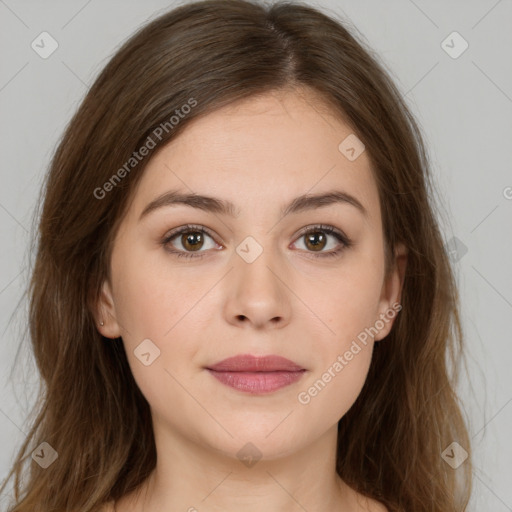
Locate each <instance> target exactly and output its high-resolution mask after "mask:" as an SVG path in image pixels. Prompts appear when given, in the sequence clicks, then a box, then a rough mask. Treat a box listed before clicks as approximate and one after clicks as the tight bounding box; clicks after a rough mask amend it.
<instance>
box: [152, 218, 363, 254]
mask: <svg viewBox="0 0 512 512" xmlns="http://www.w3.org/2000/svg"><path fill="white" fill-rule="evenodd" d="M315 230H316V231H324V232H325V233H327V234H330V235H332V236H334V237H335V238H337V239H338V241H339V242H340V244H341V245H342V247H340V248H338V249H335V250H331V251H325V252H324V251H319V252H318V253H315V252H314V251H305V252H306V254H308V255H309V256H312V257H316V258H323V257H329V256H337V255H338V254H339V253H341V252H342V251H344V250H345V249H348V248H349V247H351V246H352V245H353V242H352V240H351V239H350V238H349V237H348V236H347V235H345V233H344V232H343V231H341V230H340V229H338V228H335V227H334V226H332V225H329V224H311V225H309V226H305V227H304V228H302V229H301V230H300V231H299V233H297V234H296V235H295V236H294V239H293V242H292V243H295V242H296V241H297V240H298V239H299V238H301V237H302V236H304V235H307V234H308V233H310V232H315ZM187 231H198V232H202V233H205V234H207V235H208V236H209V237H210V238H212V239H213V240H214V242H215V243H217V244H218V242H217V239H216V238H217V236H216V235H214V234H213V231H212V230H211V229H210V228H207V227H206V226H204V225H202V224H185V225H183V226H179V227H177V228H175V229H173V230H171V231H169V232H168V233H167V234H166V235H164V237H163V240H162V241H161V244H162V245H163V246H164V247H166V246H168V244H169V243H170V241H171V240H172V239H173V238H175V237H176V236H178V235H180V234H182V233H186V232H187ZM222 244H224V242H222ZM166 250H167V251H168V252H169V253H171V254H173V255H175V256H185V257H189V258H202V257H203V256H204V255H205V254H206V253H208V252H210V250H207V251H197V253H195V254H194V252H187V251H181V250H177V249H172V250H171V249H166Z"/></svg>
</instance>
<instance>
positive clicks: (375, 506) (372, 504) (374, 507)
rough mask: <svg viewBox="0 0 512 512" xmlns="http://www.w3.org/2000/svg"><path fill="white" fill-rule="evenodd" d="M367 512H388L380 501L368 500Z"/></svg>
mask: <svg viewBox="0 0 512 512" xmlns="http://www.w3.org/2000/svg"><path fill="white" fill-rule="evenodd" d="M368 507H369V508H368V512H389V509H388V507H386V505H384V503H381V502H380V501H376V500H371V499H369V498H368Z"/></svg>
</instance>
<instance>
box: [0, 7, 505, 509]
mask: <svg viewBox="0 0 512 512" xmlns="http://www.w3.org/2000/svg"><path fill="white" fill-rule="evenodd" d="M511 3H512V2H511V1H510V0H500V1H495V0H485V1H484V0H482V1H475V0H474V1H462V0H459V1H451V2H446V1H440V0H436V1H429V2H427V1H426V0H416V1H414V2H413V1H412V0H393V1H387V2H379V1H377V0H373V1H354V0H352V1H348V0H338V1H334V0H331V1H328V0H322V1H316V2H311V4H312V5H314V6H316V7H319V8H321V9H323V10H325V11H326V12H329V13H335V14H337V15H340V16H343V17H346V18H348V20H349V24H350V25H354V26H355V27H357V30H358V31H359V33H360V35H361V36H362V37H363V38H364V39H366V40H367V42H368V43H369V44H370V46H371V47H372V48H374V49H375V50H376V51H377V52H378V54H379V55H380V56H381V58H382V60H383V62H384V64H385V65H386V67H387V68H388V70H389V71H390V72H391V74H392V75H393V76H394V78H395V81H396V82H397V84H398V85H399V87H400V89H401V90H402V91H403V93H404V94H405V96H406V98H407V101H408V104H409V105H410V107H411V109H412V110H413V113H414V114H415V115H416V117H417V119H418V121H419V123H420V125H421V126H422V128H423V132H424V135H425V139H426V142H427V145H428V148H429V152H430V156H431V160H432V167H433V170H434V173H435V175H436V178H437V183H438V187H439V191H440V194H441V198H442V200H443V201H444V206H445V208H446V211H445V213H444V214H443V218H441V223H442V227H443V231H444V236H445V240H446V241H447V243H448V241H449V240H450V239H452V237H454V236H456V237H457V238H458V239H459V240H460V241H461V242H462V243H463V244H464V245H465V246H466V247H467V253H466V254H464V255H463V256H462V257H460V256H461V253H459V255H458V256H457V255H455V256H454V260H457V259H458V258H460V259H458V261H456V268H457V278H458V281H459V285H460V292H461V299H462V318H463V324H464V329H465V332H466V335H467V346H468V354H469V363H470V366H469V370H470V379H469V380H468V379H467V378H466V377H465V376H464V374H463V381H462V382H461V385H460V394H461V397H462V402H463V405H464V408H465V411H466V415H467V418H468V422H469V426H470V433H471V436H472V442H473V450H474V457H475V472H474V476H475V488H474V493H473V498H472V502H471V507H470V508H471V510H475V511H476V510H486V511H487V510H492V511H493V512H502V511H512V486H511V485H510V482H512V462H511V461H512V441H511V439H510V433H511V426H512V404H511V401H512V386H511V383H512V371H511V367H512V344H511V341H512V340H511V335H510V320H512V271H511V263H512V237H511V234H512V188H507V187H512V172H511V168H512V165H511V145H512V65H511V62H512V60H511V55H512V30H511V28H510V27H511V26H512V5H511ZM174 5H176V4H175V3H174V2H165V1H163V0H161V1H158V0H152V1H145V2H136V1H134V0H130V1H128V0H126V1H123V2H119V1H112V0H110V1H103V2H100V1H98V0H89V1H86V0H83V1H77V0H74V1H69V0H67V1H63V0H61V1H55V0H52V1H46V2H37V1H21V0H0V47H1V48H2V54H1V68H0V109H1V123H0V130H1V132H0V144H1V157H2V158H1V184H2V186H1V188H0V237H1V252H0V268H1V273H0V329H1V332H2V338H1V357H0V379H1V384H0V390H1V395H0V446H1V448H0V478H4V475H6V473H7V470H8V468H9V467H10V464H11V462H12V460H13V457H14V454H15V451H17V450H18V448H19V446H20V445H21V442H22V440H23V439H24V435H25V434H24V432H25V433H26V432H27V431H28V424H27V423H26V415H27V413H28V411H29V409H30V407H31V405H32V400H33V397H34V391H35V389H36V387H35V386H36V383H37V372H36V369H35V366H34V365H33V359H32V357H31V354H30V350H29V347H30V345H29V341H28V340H27V339H26V338H24V339H22V336H23V333H24V330H25V328H26V316H25V315H26V300H22V301H21V302H20V300H21V298H22V294H23V292H24V290H25V288H26V286H27V283H28V277H29V276H28V272H27V264H28V261H29V258H31V257H32V256H33V255H31V254H29V251H28V250H29V246H28V242H29V239H30V234H31V233H30V232H31V229H32V226H31V222H32V215H33V209H34V206H35V204H36V201H37V194H38V192H39V188H40V185H41V181H42V179H43V176H44V173H45V171H46V169H47V166H48V163H49V160H50V158H51V156H52V153H53V151H54V149H55V146H56V144H57V142H58V140H59V138H60V136H61V134H62V132H63V130H64V127H65V125H66V123H67V122H68V120H69V119H70V116H71V115H72V113H73V112H74V111H75V109H76V108H77V105H78V103H79V101H80V100H81V99H82V97H83V95H84V94H85V92H86V90H87V88H88V87H89V85H90V84H92V82H93V80H94V78H95V77H96V76H97V74H98V72H99V71H100V70H101V68H102V67H103V66H104V65H105V64H106V62H107V61H108V59H109V58H110V56H111V55H112V54H113V53H114V51H115V50H116V49H117V48H118V46H119V45H120V43H122V42H123V41H124V40H125V39H126V38H127V37H128V36H129V35H130V34H132V33H133V32H134V30H135V29H136V28H137V27H139V26H140V25H141V24H142V23H144V22H145V20H147V19H148V18H151V19H152V18H154V17H155V16H157V15H158V14H160V13H162V12H164V11H166V10H168V9H170V8H172V7H173V6H174ZM43 31H47V32H49V33H50V34H51V35H52V37H53V38H55V39H56V40H57V42H58V44H59V47H58V49H57V50H56V51H55V53H53V54H52V55H51V56H50V57H49V58H47V59H42V58H41V57H40V56H39V55H38V54H36V53H35V51H34V50H33V49H32V48H31V42H32V41H33V40H34V39H35V38H36V37H37V36H38V35H39V34H40V33H41V32H43ZM453 31H457V32H459V33H460V34H461V36H462V37H463V38H464V39H465V40H466V41H467V42H468V43H469V48H468V49H467V50H466V51H465V52H464V53H463V54H462V55H460V56H459V57H458V58H455V59H454V58H452V57H450V56H449V55H448V54H447V53H446V52H445V51H444V49H443V47H442V46H441V43H442V42H443V41H444V40H445V39H446V37H447V36H448V35H449V34H451V33H452V32H453ZM449 44H451V43H449ZM458 44H459V43H457V42H456V43H454V45H455V48H457V45H458ZM507 196H508V198H507ZM62 236H66V234H65V233H62ZM20 344H21V348H20V357H21V359H20V360H19V361H20V363H19V364H18V366H21V369H20V370H17V371H16V372H15V373H14V374H13V377H12V379H11V378H10V374H11V368H12V367H13V365H14V362H15V361H14V360H15V355H16V351H17V350H18V348H19V347H20ZM17 368H18V367H17ZM446 421H450V418H449V417H447V418H446ZM404 450H407V446H404ZM4 499H5V498H4ZM4 503H5V501H4ZM0 508H1V509H2V510H3V507H1V502H0ZM411 512H412V511H411Z"/></svg>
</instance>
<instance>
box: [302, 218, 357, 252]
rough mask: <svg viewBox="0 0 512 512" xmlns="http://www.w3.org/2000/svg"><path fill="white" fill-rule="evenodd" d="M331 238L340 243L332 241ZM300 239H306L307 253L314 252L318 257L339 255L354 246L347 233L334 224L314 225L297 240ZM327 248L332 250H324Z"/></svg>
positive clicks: (305, 249)
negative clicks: (333, 225)
mask: <svg viewBox="0 0 512 512" xmlns="http://www.w3.org/2000/svg"><path fill="white" fill-rule="evenodd" d="M330 238H332V239H334V240H335V241H337V242H338V243H337V244H336V243H334V244H332V243H330V241H329V239H330ZM299 240H304V242H303V244H304V247H305V248H304V251H305V252H306V253H310V254H311V253H313V254H312V255H313V256H314V257H318V258H324V257H334V256H338V255H340V254H341V253H342V251H343V250H344V249H348V248H349V247H351V246H352V242H351V241H350V239H349V238H348V237H347V236H346V235H344V234H343V233H342V232H340V231H338V230H337V229H335V228H333V227H332V226H324V225H319V226H313V227H310V228H309V229H306V230H305V231H303V232H302V233H301V235H300V236H299V238H298V239H297V241H299ZM295 244H297V242H295ZM327 246H329V247H327ZM326 248H327V249H330V250H324V249H326ZM315 253H316V254H315Z"/></svg>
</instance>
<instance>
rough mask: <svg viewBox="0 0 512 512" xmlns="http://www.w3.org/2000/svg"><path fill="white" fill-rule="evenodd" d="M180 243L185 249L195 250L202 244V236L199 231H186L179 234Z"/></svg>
mask: <svg viewBox="0 0 512 512" xmlns="http://www.w3.org/2000/svg"><path fill="white" fill-rule="evenodd" d="M181 244H182V245H183V248H184V249H185V250H187V251H197V250H199V249H201V247H202V246H203V244H204V237H203V233H202V232H201V231H187V232H185V233H182V234H181Z"/></svg>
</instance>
